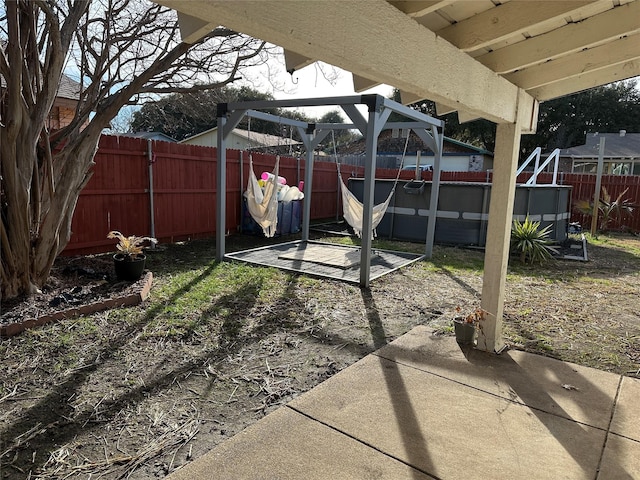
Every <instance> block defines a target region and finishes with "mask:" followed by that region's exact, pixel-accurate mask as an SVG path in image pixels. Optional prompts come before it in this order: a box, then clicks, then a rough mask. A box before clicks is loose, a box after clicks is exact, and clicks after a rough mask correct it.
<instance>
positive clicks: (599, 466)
mask: <svg viewBox="0 0 640 480" xmlns="http://www.w3.org/2000/svg"><path fill="white" fill-rule="evenodd" d="M621 388H622V375H620V377H619V378H618V386H617V388H616V396H615V397H614V399H613V408H612V409H611V415H610V416H609V424H608V425H607V431H606V433H605V436H604V442H602V449H601V450H600V458H599V459H598V467H597V468H596V480H598V478H600V468H601V467H602V459H603V458H604V452H605V450H606V448H607V443H608V442H609V437H610V436H611V435H616V434H614V433H611V424H612V423H613V417H614V415H615V413H616V405H617V404H618V398H619V397H620V389H621ZM617 436H618V437H622V438H627V437H625V436H623V435H617ZM629 440H633V441H637V440H634V439H631V438H630V439H629ZM638 443H640V442H638Z"/></svg>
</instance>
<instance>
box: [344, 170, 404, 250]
mask: <svg viewBox="0 0 640 480" xmlns="http://www.w3.org/2000/svg"><path fill="white" fill-rule="evenodd" d="M338 179H339V180H340V192H341V193H342V214H343V216H344V219H345V220H346V221H347V223H348V224H349V225H351V227H352V228H353V231H354V232H355V234H356V235H357V236H358V237H359V238H362V219H363V218H364V205H362V203H361V202H360V200H358V199H357V198H356V197H355V195H354V194H353V193H351V191H350V190H349V188H347V186H346V185H345V184H344V181H343V180H342V176H341V175H340V167H338ZM396 181H397V180H396ZM394 191H395V188H392V189H391V191H390V192H389V196H388V197H387V199H386V200H385V201H384V202H382V203H379V204H378V205H374V207H373V215H372V221H371V230H372V238H375V237H376V227H377V226H378V224H379V223H380V222H381V221H382V218H383V217H384V214H385V212H386V211H387V207H389V202H390V201H391V197H393V192H394Z"/></svg>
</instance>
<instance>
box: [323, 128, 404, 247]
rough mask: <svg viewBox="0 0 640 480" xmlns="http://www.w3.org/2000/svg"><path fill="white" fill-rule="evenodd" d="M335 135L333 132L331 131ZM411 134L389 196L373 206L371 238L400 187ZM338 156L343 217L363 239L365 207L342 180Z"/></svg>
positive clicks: (373, 236) (374, 235)
mask: <svg viewBox="0 0 640 480" xmlns="http://www.w3.org/2000/svg"><path fill="white" fill-rule="evenodd" d="M331 133H332V134H333V130H332V131H331ZM410 135H411V132H409V134H408V135H407V140H406V142H405V144H404V151H403V152H402V160H401V161H400V168H398V174H397V175H396V181H395V182H394V184H393V187H392V188H391V191H390V192H389V196H388V197H387V199H386V200H385V201H384V202H382V203H379V204H378V205H374V206H373V214H372V216H371V238H372V239H373V238H375V237H376V236H377V234H376V227H377V226H378V225H379V224H380V222H381V221H382V218H383V217H384V214H385V213H386V211H387V208H388V207H389V202H391V197H393V193H394V192H395V191H396V186H397V185H398V179H399V178H400V172H401V171H402V164H403V163H404V157H405V155H406V153H407V145H408V144H409V136H410ZM334 152H335V141H334ZM337 158H338V157H337V155H336V165H337V170H338V180H339V181H340V192H341V193H342V215H343V217H344V219H345V220H346V221H347V223H348V224H349V225H351V228H353V231H354V233H355V234H356V235H357V236H358V238H362V219H363V218H364V205H363V204H362V203H361V202H360V200H358V199H357V198H356V196H355V195H354V194H353V193H351V191H350V190H349V188H348V187H347V186H346V185H345V184H344V181H343V180H342V175H340V164H339V163H338V161H337Z"/></svg>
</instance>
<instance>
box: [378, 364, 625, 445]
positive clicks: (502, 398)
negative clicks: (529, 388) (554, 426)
mask: <svg viewBox="0 0 640 480" xmlns="http://www.w3.org/2000/svg"><path fill="white" fill-rule="evenodd" d="M371 355H375V356H376V357H378V358H382V359H384V360H387V361H389V362H394V363H397V364H398V365H402V366H403V367H407V368H411V369H413V370H418V371H419V372H423V373H426V374H428V375H433V376H434V377H438V378H440V379H442V380H446V381H449V382H452V383H456V384H458V385H461V386H463V387H466V388H470V389H472V390H476V391H478V392H481V393H485V394H487V395H491V396H492V397H495V398H499V399H501V400H506V401H508V402H510V403H513V404H515V405H520V406H522V407H527V408H529V409H531V410H535V411H537V412H542V413H545V414H547V415H552V416H554V417H557V418H562V419H563V420H567V421H570V422H574V423H576V424H578V425H584V426H586V427H590V428H594V429H596V430H600V431H602V432H606V433H607V435H608V434H609V430H610V428H611V422H612V421H613V414H614V412H615V405H616V402H617V400H618V394H619V391H620V384H621V382H622V377H620V380H619V381H618V390H617V391H616V396H615V399H614V402H613V408H612V409H611V418H610V419H609V425H608V427H607V428H606V429H605V428H602V427H598V426H596V425H591V424H589V423H586V422H582V421H580V420H576V419H574V418H571V417H568V416H566V415H559V414H557V413H555V412H549V411H547V410H545V409H542V408H538V407H533V406H531V405H527V404H526V403H524V402H519V401H517V400H514V399H513V398H510V397H506V396H504V395H500V394H497V393H493V392H490V391H488V390H483V389H482V388H479V387H474V386H473V385H468V384H466V383H464V382H461V381H459V380H454V379H452V378H449V377H446V376H444V375H440V374H438V373H434V372H430V371H429V370H424V369H422V368H418V367H416V366H414V365H409V364H407V363H403V362H399V361H397V360H394V359H391V358H388V357H385V356H383V355H380V354H379V353H377V352H373V353H371ZM618 436H621V435H618ZM605 446H606V441H605V445H604V446H603V451H604V447H605Z"/></svg>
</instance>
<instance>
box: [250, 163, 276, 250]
mask: <svg viewBox="0 0 640 480" xmlns="http://www.w3.org/2000/svg"><path fill="white" fill-rule="evenodd" d="M279 169H280V156H277V157H276V165H275V167H274V169H273V176H272V177H271V178H269V179H268V180H267V181H266V184H265V187H264V191H263V190H262V188H260V184H259V183H258V179H257V177H256V174H255V173H254V171H253V157H252V156H251V155H249V181H248V183H247V191H246V192H244V197H245V198H246V199H247V208H248V209H249V213H250V214H251V217H252V218H253V219H254V220H255V221H256V223H257V224H258V225H260V227H262V231H263V232H264V235H265V237H267V238H271V237H273V236H274V235H275V234H276V226H277V224H278V195H277V193H278V189H277V186H276V179H277V178H278V173H279Z"/></svg>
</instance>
